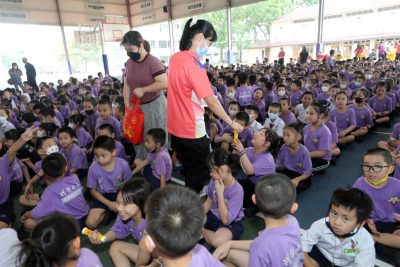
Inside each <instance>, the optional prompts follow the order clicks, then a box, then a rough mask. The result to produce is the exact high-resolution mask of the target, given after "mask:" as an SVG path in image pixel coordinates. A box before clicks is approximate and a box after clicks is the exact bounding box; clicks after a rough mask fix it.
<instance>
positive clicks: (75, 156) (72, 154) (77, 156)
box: [60, 144, 88, 170]
mask: <svg viewBox="0 0 400 267" xmlns="http://www.w3.org/2000/svg"><path fill="white" fill-rule="evenodd" d="M60 153H61V154H63V155H64V157H65V159H66V160H67V162H68V166H69V167H70V168H71V169H75V170H78V169H87V168H88V163H87V158H86V154H85V152H83V150H82V148H80V147H79V146H78V145H77V144H73V145H72V147H71V148H70V149H65V148H63V147H62V148H61V149H60Z"/></svg>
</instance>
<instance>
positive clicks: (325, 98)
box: [317, 92, 331, 100]
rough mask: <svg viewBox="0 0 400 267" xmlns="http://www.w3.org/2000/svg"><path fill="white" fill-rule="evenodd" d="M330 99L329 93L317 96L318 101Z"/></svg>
mask: <svg viewBox="0 0 400 267" xmlns="http://www.w3.org/2000/svg"><path fill="white" fill-rule="evenodd" d="M330 97H331V96H330V95H329V94H328V93H323V92H322V93H319V94H318V95H317V100H321V99H324V100H328V99H329V98H330Z"/></svg>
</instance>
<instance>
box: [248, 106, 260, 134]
mask: <svg viewBox="0 0 400 267" xmlns="http://www.w3.org/2000/svg"><path fill="white" fill-rule="evenodd" d="M244 111H245V112H246V113H247V114H249V117H250V123H249V128H250V130H251V131H252V133H253V135H254V134H255V133H256V132H258V131H259V130H261V129H262V128H263V127H262V125H261V123H259V122H258V121H257V119H258V114H259V110H258V108H257V107H256V106H255V105H248V106H247V107H246V108H245V109H244Z"/></svg>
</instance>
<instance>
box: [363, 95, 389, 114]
mask: <svg viewBox="0 0 400 267" xmlns="http://www.w3.org/2000/svg"><path fill="white" fill-rule="evenodd" d="M368 103H369V105H370V106H371V108H372V109H373V110H374V111H375V112H378V113H381V112H390V111H392V99H391V98H390V97H388V96H385V97H384V98H383V99H378V97H377V96H376V95H375V96H373V97H371V98H370V99H369V102H368Z"/></svg>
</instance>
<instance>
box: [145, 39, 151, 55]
mask: <svg viewBox="0 0 400 267" xmlns="http://www.w3.org/2000/svg"><path fill="white" fill-rule="evenodd" d="M143 48H144V50H146V52H147V53H150V51H151V46H150V43H149V41H147V40H143Z"/></svg>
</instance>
